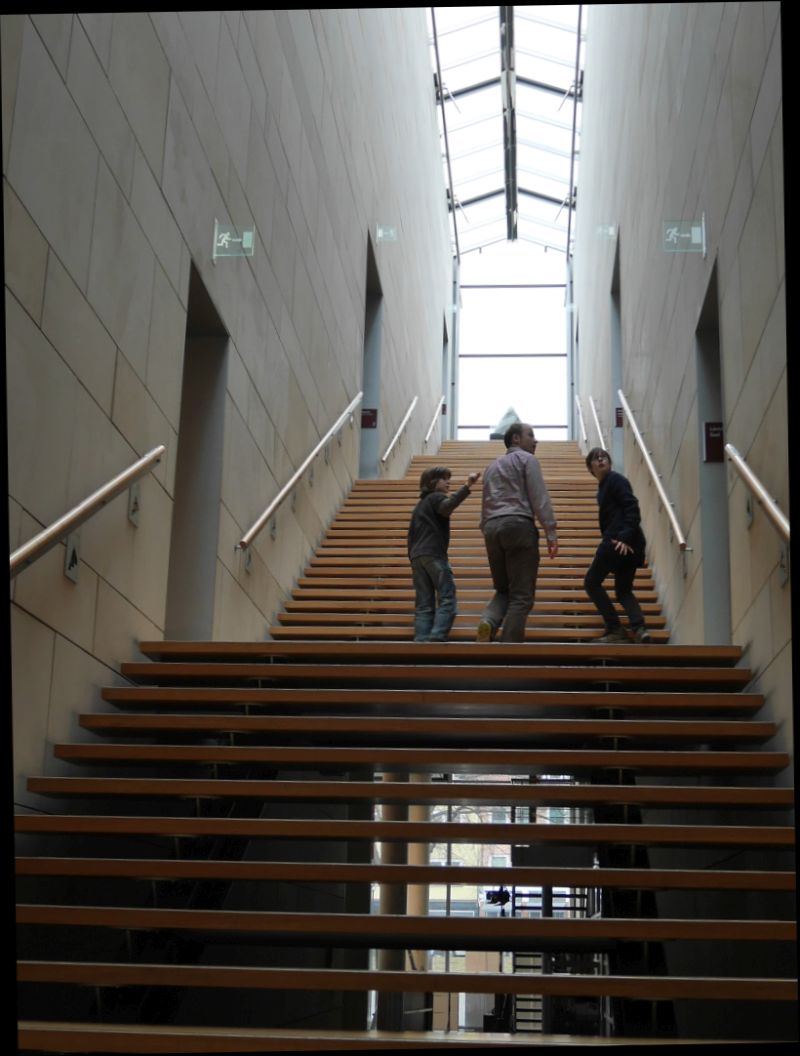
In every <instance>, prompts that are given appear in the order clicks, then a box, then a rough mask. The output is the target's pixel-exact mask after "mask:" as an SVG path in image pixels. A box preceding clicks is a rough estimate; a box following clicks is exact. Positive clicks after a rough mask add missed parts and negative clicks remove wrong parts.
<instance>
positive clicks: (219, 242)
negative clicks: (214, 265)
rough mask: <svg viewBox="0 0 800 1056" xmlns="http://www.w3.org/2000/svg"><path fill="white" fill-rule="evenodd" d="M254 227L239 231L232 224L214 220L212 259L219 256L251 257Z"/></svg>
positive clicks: (253, 246)
mask: <svg viewBox="0 0 800 1056" xmlns="http://www.w3.org/2000/svg"><path fill="white" fill-rule="evenodd" d="M255 244H256V232H255V228H246V229H245V230H243V231H242V232H241V234H240V233H239V231H237V229H236V228H235V227H234V226H233V224H220V223H219V221H217V220H215V221H214V250H213V252H212V255H211V259H212V261H216V260H217V259H218V258H219V257H252V255H253V253H254V251H255Z"/></svg>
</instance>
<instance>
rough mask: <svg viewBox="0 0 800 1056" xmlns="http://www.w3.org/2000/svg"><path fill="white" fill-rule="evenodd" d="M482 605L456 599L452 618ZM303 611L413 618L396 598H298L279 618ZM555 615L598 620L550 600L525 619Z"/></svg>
mask: <svg viewBox="0 0 800 1056" xmlns="http://www.w3.org/2000/svg"><path fill="white" fill-rule="evenodd" d="M483 608H484V606H483V605H482V604H481V603H480V602H479V601H477V600H473V601H466V602H464V603H463V604H462V602H461V599H460V598H459V605H458V609H459V611H458V614H457V615H456V622H458V619H459V616H461V617H462V618H463V619H467V618H471V617H470V616H468V615H467V614H470V613H475V614H476V616H477V615H479V614H480V613H482V612H483ZM641 608H642V612H644V613H647V614H649V617H650V620H655V621H658V620H660V621H661V622H662V624H663V623H664V622H665V621H664V617H663V616H662V615H661V614H660V610H659V608H658V606H657V605H655V604H652V603H651V604H643V605H642V606H641ZM303 612H314V613H318V612H319V613H330V614H336V613H349V614H351V615H353V616H356V617H358V616H361V617H363V618H366V617H367V616H369V614H370V613H381V612H385V613H398V614H408V615H409V616H412V617H413V615H414V603H413V601H411V600H410V599H409V600H403V599H399V600H397V601H383V602H381V601H370V602H361V601H336V600H335V599H334V600H333V601H323V600H322V599H318V600H316V601H313V600H310V601H309V600H304V599H303V598H299V599H297V600H292V599H290V600H289V601H287V602H286V606H285V609H284V612H283V613H280V614H279V616H283V615H285V614H286V613H303ZM554 615H557V616H559V617H573V616H580V617H581V618H582V619H591V620H598V621H599V620H600V617H599V616H598V615H597V609H596V608H595V607H594V605H592V603H591V602H589V601H584V602H581V601H577V602H575V603H574V604H573V605H571V606H570V607H569V609H567V610H565V609H564V607H563V606H562V605H559V604H557V603H555V602H552V601H545V602H541V603H539V602H537V604H536V609H535V611H534V612H532V613H531V614H530V616H529V617H528V620H529V621H534V620H536V619H538V620H539V621H540V622H541V621H542V620H544V619H546V618H548V617H550V616H554Z"/></svg>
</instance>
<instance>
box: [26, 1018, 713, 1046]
mask: <svg viewBox="0 0 800 1056" xmlns="http://www.w3.org/2000/svg"><path fill="white" fill-rule="evenodd" d="M539 1040H540V1041H541V1042H542V1043H543V1044H546V1043H547V1042H548V1035H542V1036H541V1038H540V1039H539ZM566 1040H567V1039H566V1036H565V1035H563V1034H560V1035H558V1036H557V1037H555V1038H554V1041H555V1042H556V1043H557V1044H564V1043H565V1041H566ZM582 1040H584V1039H579V1038H576V1039H575V1041H576V1043H578V1042H579V1041H582ZM613 1041H615V1042H618V1043H619V1044H622V1045H629V1044H630V1045H632V1044H636V1043H640V1044H642V1045H658V1044H661V1042H660V1041H659V1039H653V1038H643V1039H636V1038H616V1039H611V1038H609V1039H607V1042H608V1043H609V1044H610V1043H612V1042H613ZM605 1043H606V1039H601V1038H598V1039H592V1044H593V1045H595V1044H600V1045H602V1044H605ZM17 1044H18V1046H19V1051H20V1052H28V1051H47V1052H80V1053H89V1052H100V1053H110V1052H127V1053H149V1052H159V1053H168V1052H169V1053H214V1052H233V1053H237V1052H334V1051H345V1052H351V1051H352V1050H354V1049H358V1050H362V1049H377V1050H378V1051H379V1052H383V1051H384V1050H402V1049H420V1048H421V1049H425V1050H427V1049H450V1048H457V1049H462V1048H464V1049H477V1050H480V1051H481V1052H485V1051H486V1050H487V1049H489V1050H491V1051H494V1049H497V1048H509V1049H513V1048H518V1047H520V1046H523V1047H525V1048H528V1047H529V1046H530V1039H529V1037H528V1036H527V1035H526V1034H499V1033H494V1032H484V1031H474V1030H466V1031H465V1030H457V1031H450V1032H447V1031H442V1030H437V1031H409V1030H404V1031H385V1030H363V1031H355V1030H313V1029H311V1028H309V1027H303V1028H302V1029H300V1030H291V1029H283V1030H281V1029H273V1030H268V1029H259V1028H246V1027H204V1026H194V1027H170V1026H145V1025H142V1024H114V1023H108V1024H97V1023H62V1022H53V1023H44V1022H37V1021H35V1020H22V1021H20V1023H19V1030H18V1041H17ZM678 1044H680V1042H678ZM697 1044H700V1045H703V1044H706V1042H704V1041H702V1040H701V1041H699V1042H697Z"/></svg>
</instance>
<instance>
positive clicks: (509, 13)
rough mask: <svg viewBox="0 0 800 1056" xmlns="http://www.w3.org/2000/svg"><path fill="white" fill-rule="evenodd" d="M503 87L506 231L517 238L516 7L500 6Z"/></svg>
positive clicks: (510, 239)
mask: <svg viewBox="0 0 800 1056" xmlns="http://www.w3.org/2000/svg"><path fill="white" fill-rule="evenodd" d="M500 88H501V93H502V99H503V159H504V162H505V176H506V235H507V238H508V240H509V242H514V241H516V238H517V114H516V105H517V103H516V95H517V85H516V76H515V68H514V8H513V7H501V8H500Z"/></svg>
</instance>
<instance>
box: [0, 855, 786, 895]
mask: <svg viewBox="0 0 800 1056" xmlns="http://www.w3.org/2000/svg"><path fill="white" fill-rule="evenodd" d="M15 865H16V873H17V875H18V876H55V877H65V876H82V877H109V878H113V877H124V878H139V879H144V880H154V879H155V880H158V879H161V880H231V881H233V880H237V881H241V880H250V881H258V882H264V881H268V880H285V881H300V882H310V883H354V884H360V883H378V884H381V883H383V884H412V885H413V884H476V885H480V886H487V887H499V886H506V887H511V886H514V885H516V886H518V887H519V886H531V887H538V886H547V887H569V888H595V889H625V890H630V889H634V890H648V891H654V890H657V891H682V890H693V891H718V890H724V891H794V890H795V886H796V877H795V874H794V872H778V871H772V872H770V871H755V870H732V869H731V870H712V869H694V870H693V869H633V868H631V869H580V868H572V869H567V868H557V867H554V866H519V865H518V866H513V867H510V868H509V867H498V866H466V865H454V866H447V865H439V866H436V865H379V864H341V863H336V862H257V861H237V860H229V859H211V860H205V859H202V860H201V859H190V858H161V859H147V858H123V859H118V858H85V857H80V858H43V857H37V858H32V857H18V858H17V859H16V863H15Z"/></svg>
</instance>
